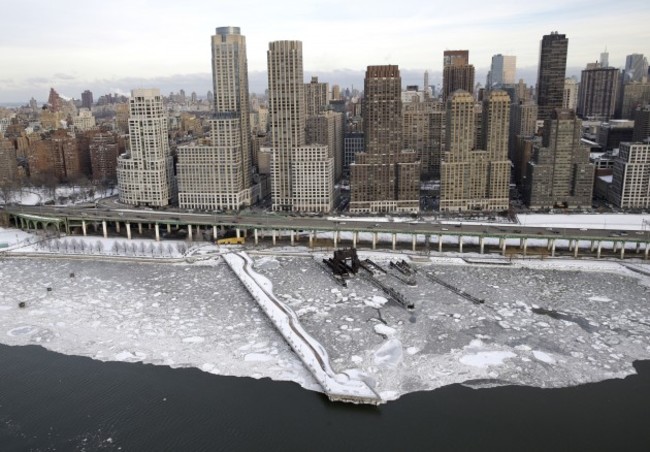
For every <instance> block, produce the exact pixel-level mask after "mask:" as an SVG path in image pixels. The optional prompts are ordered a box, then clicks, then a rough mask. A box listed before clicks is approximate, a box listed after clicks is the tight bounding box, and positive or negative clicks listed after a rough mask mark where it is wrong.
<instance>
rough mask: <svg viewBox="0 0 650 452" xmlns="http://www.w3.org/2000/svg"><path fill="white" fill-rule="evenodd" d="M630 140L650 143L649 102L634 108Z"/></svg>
mask: <svg viewBox="0 0 650 452" xmlns="http://www.w3.org/2000/svg"><path fill="white" fill-rule="evenodd" d="M632 140H633V141H635V142H637V143H650V104H648V105H646V106H645V107H639V108H637V109H636V110H635V112H634V132H633V135H632Z"/></svg>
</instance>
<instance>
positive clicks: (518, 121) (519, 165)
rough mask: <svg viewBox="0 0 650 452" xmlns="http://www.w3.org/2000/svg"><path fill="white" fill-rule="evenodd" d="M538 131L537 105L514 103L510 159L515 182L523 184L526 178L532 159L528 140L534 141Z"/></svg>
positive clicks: (526, 102)
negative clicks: (529, 160)
mask: <svg viewBox="0 0 650 452" xmlns="http://www.w3.org/2000/svg"><path fill="white" fill-rule="evenodd" d="M536 131H537V104H535V103H534V102H532V101H519V102H516V103H515V102H513V103H512V104H511V105H510V138H509V140H508V157H509V158H510V161H511V162H512V165H513V167H514V175H515V182H516V183H517V184H521V183H522V182H523V180H524V178H525V176H526V166H527V164H528V159H529V158H530V155H529V154H530V152H527V151H528V150H529V149H530V146H528V145H527V144H526V140H530V139H532V137H533V136H534V135H535V133H536Z"/></svg>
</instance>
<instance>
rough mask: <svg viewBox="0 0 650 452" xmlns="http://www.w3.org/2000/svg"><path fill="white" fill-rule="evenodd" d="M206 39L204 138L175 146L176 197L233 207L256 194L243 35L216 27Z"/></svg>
mask: <svg viewBox="0 0 650 452" xmlns="http://www.w3.org/2000/svg"><path fill="white" fill-rule="evenodd" d="M211 42H212V85H213V93H214V97H213V106H214V117H213V118H212V119H210V120H209V121H208V124H209V125H210V133H209V135H208V138H207V140H206V141H205V142H203V143H201V144H199V145H192V146H181V147H179V148H178V164H177V166H176V167H177V172H178V203H179V205H180V206H181V207H184V208H199V209H208V210H220V209H225V210H238V209H240V208H241V207H242V206H247V205H251V204H253V203H254V202H255V201H256V200H257V198H258V197H259V193H258V190H257V188H256V186H255V184H254V181H253V166H252V155H251V154H252V147H251V139H250V135H251V131H250V113H249V97H248V60H247V58H246V37H245V36H243V35H242V34H241V32H240V29H239V27H219V28H217V30H216V34H215V35H214V36H212V39H211Z"/></svg>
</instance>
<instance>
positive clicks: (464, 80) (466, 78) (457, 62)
mask: <svg viewBox="0 0 650 452" xmlns="http://www.w3.org/2000/svg"><path fill="white" fill-rule="evenodd" d="M459 89H462V90H465V91H467V92H468V93H470V94H471V93H473V92H474V66H473V65H471V64H469V50H445V51H444V54H443V66H442V100H443V102H446V101H447V99H448V98H449V96H451V94H452V93H453V92H454V91H456V90H459Z"/></svg>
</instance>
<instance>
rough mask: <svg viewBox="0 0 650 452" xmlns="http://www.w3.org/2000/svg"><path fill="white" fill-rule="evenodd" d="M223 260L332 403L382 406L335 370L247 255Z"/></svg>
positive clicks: (377, 398) (362, 385) (367, 390)
mask: <svg viewBox="0 0 650 452" xmlns="http://www.w3.org/2000/svg"><path fill="white" fill-rule="evenodd" d="M223 259H224V260H225V261H226V263H227V264H228V266H229V267H230V268H231V269H232V271H233V272H234V273H235V275H236V276H237V277H238V278H239V280H240V281H241V282H242V283H243V284H244V287H246V289H247V290H248V292H249V293H250V294H251V295H252V296H253V298H254V299H255V301H256V302H257V304H258V305H259V306H260V308H261V309H262V311H264V313H265V314H266V315H267V317H268V318H269V320H270V321H271V322H272V323H273V325H275V328H276V329H277V330H278V332H279V333H280V334H281V335H282V336H283V337H284V339H285V341H286V342H287V343H288V344H289V346H291V348H292V349H293V351H294V352H295V353H296V355H297V356H298V357H299V358H300V359H301V361H302V362H303V364H304V365H305V367H306V368H307V369H309V371H310V372H311V373H312V375H313V376H314V378H315V379H316V381H317V382H318V383H319V384H320V385H321V387H322V388H323V390H324V392H325V394H327V396H328V397H329V399H330V400H332V401H341V402H350V403H356V404H371V405H379V404H380V403H382V402H383V400H382V398H381V397H380V396H379V394H377V393H376V392H375V391H374V390H373V389H372V388H371V387H370V386H368V384H367V383H365V382H364V381H361V380H357V379H355V378H354V377H352V376H350V375H346V374H339V373H337V372H335V371H334V369H332V367H331V364H330V361H329V356H328V354H327V351H326V350H325V348H324V347H323V346H322V345H321V344H320V343H319V342H318V341H317V340H316V339H314V338H313V337H312V336H311V335H310V334H309V333H307V331H305V329H304V328H303V326H302V325H301V324H300V321H299V319H298V316H297V315H296V313H295V312H294V311H293V310H292V309H291V308H290V307H289V306H288V305H286V304H285V303H283V302H282V301H280V300H279V299H278V298H277V297H276V296H275V295H274V294H273V292H272V291H271V289H269V287H271V284H270V281H269V280H268V279H267V278H266V277H264V276H262V275H260V274H259V273H257V272H255V270H254V269H253V265H252V261H251V259H250V258H249V257H248V255H247V254H246V253H227V254H224V255H223Z"/></svg>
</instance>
